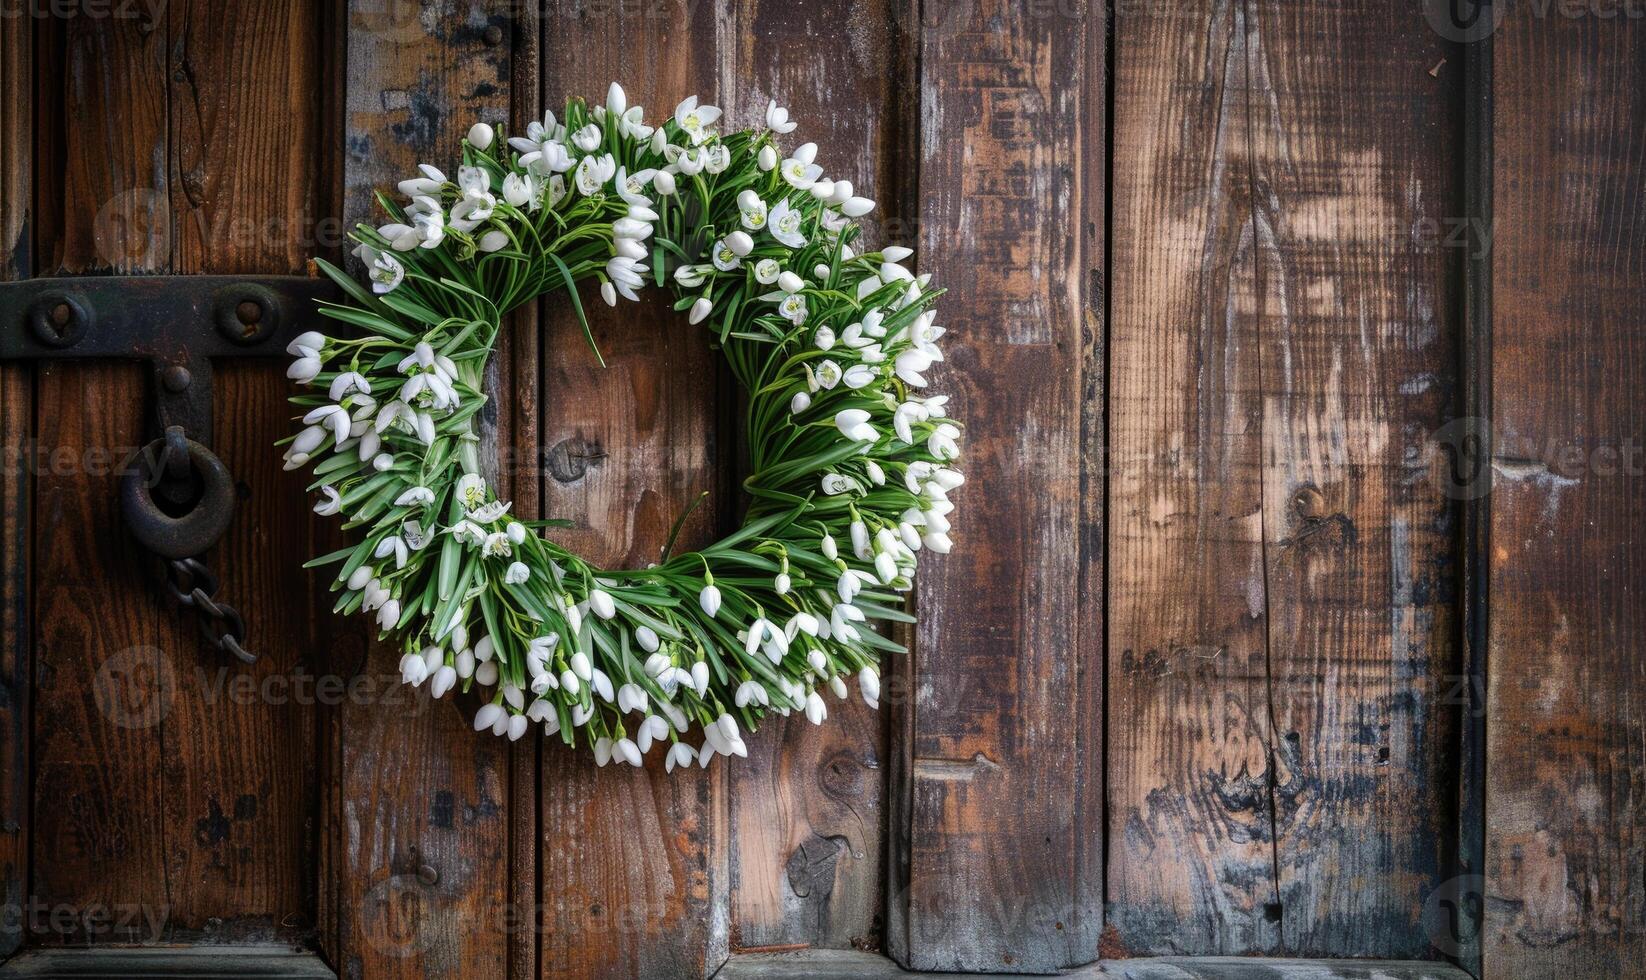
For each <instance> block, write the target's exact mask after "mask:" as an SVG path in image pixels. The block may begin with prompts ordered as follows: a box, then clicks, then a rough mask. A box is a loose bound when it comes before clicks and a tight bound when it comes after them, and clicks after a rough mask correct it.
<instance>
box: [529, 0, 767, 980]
mask: <svg viewBox="0 0 1646 980" xmlns="http://www.w3.org/2000/svg"><path fill="white" fill-rule="evenodd" d="M722 15H723V12H722V10H721V7H720V5H719V4H716V3H688V2H685V0H669V2H662V3H654V4H648V5H644V6H639V7H637V6H632V5H622V4H592V5H585V4H579V3H572V2H565V3H561V2H555V3H550V4H548V5H547V7H546V8H545V11H544V13H543V18H542V31H543V33H542V61H543V64H544V65H545V66H549V65H552V66H554V67H553V70H552V71H550V70H547V69H545V71H544V72H543V90H542V99H543V101H542V105H541V106H540V107H539V109H538V112H539V113H541V111H542V110H543V109H552V110H554V111H555V113H556V115H557V116H559V115H560V114H561V108H562V107H563V106H564V104H565V100H566V98H567V97H568V96H574V95H575V96H582V97H584V98H586V99H589V100H590V101H604V99H605V96H606V88H607V86H608V85H610V84H611V82H612V81H613V80H616V81H618V82H620V83H621V84H622V85H623V86H624V88H625V89H626V91H627V93H628V101H629V104H630V105H642V106H645V108H646V114H647V118H648V119H650V120H652V121H654V122H655V121H656V120H659V119H662V118H664V117H665V116H666V115H668V114H670V113H672V112H673V111H674V107H675V105H676V103H678V102H679V101H680V100H681V99H683V98H685V97H686V96H688V95H693V94H695V95H698V96H699V97H700V98H701V99H702V100H703V101H704V102H705V103H711V104H720V102H719V100H720V99H721V98H722V90H721V89H720V87H719V86H718V85H717V84H716V80H715V71H716V65H717V62H716V57H717V55H716V43H717V39H718V40H720V41H722V42H723V41H724V40H725V39H724V38H722V37H721V36H720V34H719V33H718V31H719V28H718V26H717V25H719V24H720V22H721V19H722ZM590 295H591V296H592V295H593V293H592V292H591V293H590ZM585 308H586V309H588V311H589V313H590V317H589V320H590V324H591V326H592V328H593V331H594V337H595V340H596V342H597V343H598V344H599V346H600V350H601V352H602V353H603V354H604V356H605V358H606V363H607V365H608V366H607V367H606V368H605V369H602V368H601V367H600V366H599V364H598V363H597V362H596V361H595V358H594V355H593V354H592V353H591V352H590V351H589V349H588V345H587V343H586V342H585V341H584V339H583V335H582V331H581V329H580V328H579V326H578V324H577V319H576V316H575V315H574V314H573V313H572V311H571V310H570V309H569V306H568V301H567V299H566V297H564V296H562V295H550V296H548V297H546V298H545V300H544V304H543V311H542V322H543V336H542V347H541V350H542V366H543V375H542V382H541V385H540V390H539V399H540V405H541V409H542V416H541V421H540V423H539V425H538V429H537V440H538V441H537V445H536V447H535V448H536V449H537V450H538V451H539V452H540V453H541V454H542V464H543V470H542V487H543V490H542V511H543V516H545V517H558V518H565V519H568V520H572V521H575V522H576V524H575V526H574V527H571V528H567V529H565V530H563V531H556V532H553V533H554V534H555V537H556V538H557V540H560V541H562V542H563V543H565V544H566V545H567V546H568V547H571V548H573V549H575V550H577V551H578V553H579V554H581V555H583V556H584V557H586V558H588V559H589V560H590V561H592V562H595V563H597V564H604V565H608V566H622V567H633V566H637V565H643V564H645V563H647V562H652V561H656V560H657V556H658V552H659V551H660V550H661V548H662V547H663V544H664V542H665V541H666V540H667V538H668V535H669V529H670V527H671V526H672V525H673V524H674V522H675V520H676V518H678V517H679V516H680V515H681V513H682V512H683V511H684V510H685V508H686V507H688V506H689V505H690V504H691V503H692V502H693V501H694V500H696V499H697V496H698V494H700V493H702V492H703V491H709V492H710V493H711V494H713V495H714V496H712V497H711V500H710V502H709V503H708V504H706V505H705V506H703V507H699V508H698V509H697V510H696V511H695V512H694V513H693V515H692V516H691V518H690V519H689V520H688V521H687V522H686V524H685V526H684V528H683V529H682V531H681V536H680V540H679V543H678V544H677V548H691V547H696V546H699V545H702V544H706V543H708V542H710V541H712V540H714V539H715V538H716V537H718V527H717V520H716V518H717V515H718V514H720V513H722V512H723V507H724V505H725V501H724V498H723V497H722V496H720V495H721V494H725V493H727V492H730V488H728V487H727V486H726V485H725V484H723V483H722V482H721V475H722V473H723V472H724V465H723V462H722V456H721V452H722V450H723V449H724V448H725V447H726V446H727V442H726V441H725V440H723V439H722V438H721V437H720V436H719V435H718V434H717V429H718V422H717V419H718V418H719V417H720V414H719V412H720V408H721V405H722V403H721V402H720V400H719V396H718V392H717V377H718V372H717V370H716V368H717V360H716V358H717V357H718V355H716V354H715V353H714V352H712V351H710V350H709V347H708V338H707V336H706V334H705V333H704V331H702V330H700V329H696V328H693V327H690V326H689V325H687V324H686V323H685V321H684V319H683V318H682V316H681V315H680V314H677V313H675V312H673V311H672V310H671V309H670V308H669V304H668V302H667V301H666V298H665V297H664V296H663V294H662V291H655V290H654V291H652V292H650V293H648V294H647V296H646V298H645V300H644V301H643V302H642V303H640V304H639V305H638V306H637V305H634V304H630V303H626V302H625V303H623V305H622V306H621V307H619V308H618V309H615V310H613V309H609V308H607V307H606V306H605V305H604V304H603V303H601V302H599V301H598V300H593V301H592V302H590V301H585ZM757 738H758V736H757ZM648 761H649V764H648V765H647V766H646V767H645V768H644V769H633V768H629V767H625V766H617V765H612V766H607V767H605V768H603V769H601V768H596V767H595V766H594V765H593V764H592V762H591V761H590V758H589V754H588V748H587V746H579V747H578V748H576V749H568V748H567V747H566V746H565V745H564V744H563V743H561V742H560V741H559V740H558V739H550V740H548V741H547V742H546V743H545V745H544V749H543V774H542V780H541V782H540V784H539V795H540V797H541V805H542V809H541V814H542V816H541V821H542V826H541V834H542V837H541V845H540V855H541V858H540V859H541V862H542V880H543V882H544V890H543V903H544V914H545V916H546V921H545V923H544V930H543V934H542V943H541V947H540V963H541V969H542V971H543V973H544V974H545V975H551V976H558V975H566V976H590V977H623V976H658V977H661V976H680V977H692V976H702V975H705V974H707V973H709V972H711V971H713V969H714V968H715V967H716V966H718V965H719V963H720V961H721V960H722V959H724V957H725V948H726V942H727V935H726V933H727V924H726V907H725V902H726V897H725V888H726V870H725V862H726V810H725V773H726V763H727V761H728V760H725V759H722V760H719V761H717V762H716V763H714V764H713V765H712V766H711V767H710V768H709V769H708V770H706V771H705V770H702V769H693V770H691V771H690V772H681V771H679V770H677V771H676V772H675V773H674V774H672V775H670V774H667V773H665V772H664V771H663V767H662V765H661V760H660V758H658V757H657V754H656V752H655V751H654V753H653V757H652V758H651V759H650V760H648ZM736 761H741V760H736ZM736 761H734V762H733V764H734V765H735V764H736Z"/></svg>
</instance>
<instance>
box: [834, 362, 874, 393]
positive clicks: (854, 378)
mask: <svg viewBox="0 0 1646 980" xmlns="http://www.w3.org/2000/svg"><path fill="white" fill-rule="evenodd" d="M879 377H880V372H879V371H876V370H875V369H874V368H872V367H869V366H868V365H867V364H853V365H852V366H851V367H850V368H847V369H846V374H845V375H844V377H843V378H842V379H841V380H843V381H845V382H846V387H848V388H851V389H853V390H857V389H860V388H867V387H868V386H869V385H872V384H874V383H875V381H876V379H878V378H879Z"/></svg>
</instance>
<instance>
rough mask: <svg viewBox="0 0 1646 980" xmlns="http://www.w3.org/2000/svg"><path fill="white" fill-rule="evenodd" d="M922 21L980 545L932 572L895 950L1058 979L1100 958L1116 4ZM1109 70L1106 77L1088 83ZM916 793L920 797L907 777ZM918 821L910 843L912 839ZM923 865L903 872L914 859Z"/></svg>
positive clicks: (939, 260) (934, 185)
mask: <svg viewBox="0 0 1646 980" xmlns="http://www.w3.org/2000/svg"><path fill="white" fill-rule="evenodd" d="M927 14H928V16H927V18H926V19H925V21H924V22H923V23H922V25H921V39H920V45H921V49H920V50H921V54H920V65H921V146H920V167H921V171H920V199H921V201H920V211H919V216H920V226H919V244H920V247H921V259H920V270H921V271H922V272H930V273H932V275H933V277H934V279H935V281H936V282H937V283H938V284H940V285H941V286H943V287H945V288H947V289H948V290H949V292H948V294H947V296H945V297H944V298H943V299H942V300H941V301H940V304H939V309H940V312H941V318H942V320H943V322H945V323H946V324H947V326H948V328H949V334H948V346H947V349H946V351H945V353H946V354H947V355H948V360H947V365H948V368H947V370H945V371H942V372H940V378H939V380H938V381H937V382H936V384H937V387H938V390H941V391H944V392H946V393H952V395H953V396H954V401H953V402H952V405H953V407H954V410H955V413H956V414H957V415H958V416H959V417H960V418H962V419H964V420H965V421H966V423H967V430H966V443H967V448H966V456H965V460H964V462H965V469H966V473H967V479H968V486H967V488H966V489H965V490H964V491H962V492H963V493H965V494H966V495H967V496H966V498H965V502H964V507H965V513H966V519H965V544H964V546H963V547H960V548H957V549H956V550H955V552H954V554H951V555H948V556H945V557H944V558H942V559H939V560H937V561H935V562H932V563H930V566H929V567H927V568H924V569H922V573H921V578H922V581H921V587H920V595H919V600H918V604H919V609H920V614H921V620H920V623H919V625H918V627H916V631H915V646H916V650H915V659H914V665H913V666H914V678H913V679H914V684H913V688H912V690H913V691H914V698H915V702H914V712H913V718H912V722H913V731H912V742H911V743H910V745H909V746H908V751H909V756H910V758H909V763H908V766H907V769H906V770H905V771H904V772H903V775H904V776H906V779H907V782H908V786H907V789H906V792H907V794H908V801H907V811H906V814H907V819H908V829H907V831H906V832H905V831H894V832H893V834H892V840H893V841H894V842H895V843H897V844H898V845H899V846H900V847H906V851H905V853H904V854H903V855H900V856H897V857H896V858H894V865H893V866H894V868H895V869H897V873H898V874H899V875H902V874H904V873H905V870H904V869H905V868H906V875H907V882H906V888H904V887H902V885H903V883H902V882H898V883H897V885H896V886H894V887H896V888H897V889H898V890H897V891H896V892H894V894H893V896H892V898H891V899H890V901H892V902H893V903H896V904H898V905H900V906H901V908H899V909H898V910H896V911H893V912H890V913H889V915H888V918H889V921H892V922H894V923H896V925H897V928H894V929H893V930H892V931H891V932H890V933H889V935H888V949H889V950H890V951H891V952H892V954H893V955H894V956H896V957H897V958H898V959H899V960H900V961H902V962H903V964H904V965H905V966H908V967H911V968H920V969H941V970H967V969H970V970H990V971H1003V970H1026V971H1031V972H1034V971H1047V970H1054V969H1057V968H1059V967H1062V966H1065V965H1069V964H1075V963H1083V962H1088V961H1090V960H1092V959H1093V958H1095V956H1096V955H1097V950H1096V943H1095V941H1089V940H1093V939H1095V933H1096V921H1098V920H1100V918H1101V907H1100V905H1099V904H1098V902H1097V897H1098V894H1099V891H1100V890H1099V889H1096V888H1093V887H1091V886H1090V882H1088V881H1085V880H1084V879H1085V878H1086V876H1088V875H1101V870H1100V868H1098V867H1095V866H1093V864H1092V863H1091V862H1090V861H1088V860H1082V859H1081V858H1079V857H1076V855H1090V854H1092V853H1094V850H1093V849H1092V848H1091V847H1090V844H1089V836H1095V835H1099V834H1100V833H1101V828H1100V827H1099V826H1098V820H1097V819H1096V817H1097V814H1096V813H1094V812H1091V811H1090V810H1088V809H1087V808H1086V807H1084V806H1081V805H1079V804H1080V802H1081V801H1082V800H1083V799H1085V797H1084V795H1083V793H1084V789H1085V787H1086V785H1087V782H1086V781H1087V780H1088V778H1089V777H1090V778H1100V776H1098V774H1097V768H1098V766H1099V764H1100V763H1099V760H1100V758H1101V745H1100V744H1097V742H1098V739H1096V738H1095V737H1094V734H1095V733H1094V732H1092V731H1091V729H1090V728H1088V727H1084V726H1082V725H1080V724H1079V723H1077V722H1076V721H1075V719H1078V718H1079V717H1080V715H1081V713H1082V712H1094V713H1097V714H1098V716H1100V713H1101V711H1102V698H1101V674H1100V673H1099V672H1098V671H1097V670H1095V669H1094V670H1085V669H1083V667H1082V663H1081V660H1082V655H1083V654H1088V655H1089V654H1090V652H1091V649H1092V647H1091V646H1090V644H1083V643H1082V642H1081V641H1080V640H1079V639H1077V638H1079V637H1081V635H1082V633H1083V631H1086V630H1101V623H1102V616H1101V611H1100V610H1095V609H1086V608H1083V607H1082V604H1081V602H1080V599H1081V591H1080V583H1081V581H1082V577H1083V575H1084V574H1085V570H1086V568H1087V566H1088V565H1089V564H1091V563H1095V562H1100V561H1101V556H1100V555H1099V554H1096V553H1092V552H1089V551H1088V550H1086V549H1085V548H1084V547H1083V546H1082V542H1083V541H1084V540H1086V538H1085V531H1086V528H1085V526H1084V522H1085V521H1087V520H1088V519H1089V518H1091V517H1092V515H1091V514H1090V512H1089V509H1088V507H1087V506H1086V504H1087V501H1086V500H1085V499H1083V497H1082V479H1083V476H1084V472H1083V468H1082V465H1081V462H1080V453H1081V449H1082V446H1081V440H1082V438H1083V436H1084V435H1085V432H1086V430H1085V421H1086V418H1087V409H1088V406H1086V405H1085V404H1084V401H1083V400H1084V397H1085V394H1086V392H1087V390H1088V385H1087V382H1088V375H1089V373H1090V372H1092V371H1095V370H1100V369H1101V367H1100V365H1098V364H1088V363H1085V362H1084V355H1085V353H1086V352H1087V351H1088V349H1089V347H1088V344H1087V342H1086V330H1087V324H1088V316H1089V315H1090V314H1089V311H1090V310H1091V309H1092V308H1093V307H1094V306H1095V305H1100V304H1101V297H1100V296H1098V295H1097V294H1096V291H1095V290H1094V289H1093V282H1094V276H1093V273H1094V272H1095V271H1096V270H1098V269H1100V268H1101V266H1102V262H1103V255H1102V252H1101V249H1100V248H1094V247H1092V246H1093V243H1094V238H1093V236H1092V235H1091V234H1090V233H1088V234H1086V235H1082V234H1080V233H1079V229H1080V228H1081V225H1082V224H1084V223H1085V222H1087V221H1088V220H1092V219H1095V221H1094V223H1095V224H1097V225H1098V226H1099V227H1100V226H1101V221H1102V218H1101V215H1102V212H1101V200H1102V197H1103V193H1102V181H1103V157H1102V154H1101V153H1098V154H1092V153H1090V152H1088V146H1089V145H1090V144H1091V143H1093V142H1099V143H1100V142H1101V136H1100V135H1099V134H1102V133H1103V132H1104V117H1103V111H1104V101H1105V100H1104V97H1103V92H1102V88H1101V80H1102V72H1101V68H1099V67H1094V66H1097V65H1100V64H1101V62H1102V60H1103V52H1104V50H1105V44H1104V35H1103V31H1104V17H1103V11H1102V10H1101V9H1099V8H1098V7H1097V6H1096V5H1093V4H1061V5H1041V4H1027V3H1003V2H1000V3H997V2H978V3H975V4H954V5H947V6H945V7H943V8H940V9H936V8H934V9H930V10H928V11H927ZM1094 73H1095V74H1094ZM894 792H897V793H901V792H904V790H901V789H894ZM904 833H906V835H907V836H906V838H904V837H903V836H902V835H903V834H904ZM905 862H906V864H905Z"/></svg>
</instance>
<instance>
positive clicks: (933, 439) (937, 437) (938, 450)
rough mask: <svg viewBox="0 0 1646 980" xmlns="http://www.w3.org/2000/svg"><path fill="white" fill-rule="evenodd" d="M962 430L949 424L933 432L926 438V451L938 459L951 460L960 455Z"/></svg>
mask: <svg viewBox="0 0 1646 980" xmlns="http://www.w3.org/2000/svg"><path fill="white" fill-rule="evenodd" d="M959 438H960V430H959V429H958V428H956V427H955V426H953V425H951V424H949V423H948V422H945V423H943V424H942V425H940V426H938V427H937V428H935V429H933V430H932V434H931V435H930V436H928V437H927V438H926V449H927V450H928V451H929V452H930V453H931V454H932V455H933V456H936V457H937V458H938V459H942V460H950V459H954V458H955V457H956V456H959V455H960V445H959V443H958V442H957V441H956V440H958V439H959Z"/></svg>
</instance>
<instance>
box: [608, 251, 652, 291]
mask: <svg viewBox="0 0 1646 980" xmlns="http://www.w3.org/2000/svg"><path fill="white" fill-rule="evenodd" d="M606 275H607V276H609V277H610V278H611V281H610V282H609V283H607V284H606V285H609V286H612V287H613V289H614V290H615V291H616V292H617V293H619V294H621V295H622V296H623V298H624V299H628V300H631V301H638V300H639V299H640V296H639V294H638V293H637V292H636V290H637V289H639V288H640V287H641V285H642V284H643V283H644V282H645V280H644V278H642V272H641V266H640V263H638V262H636V261H635V260H634V259H632V258H630V257H629V256H627V255H614V256H612V257H611V258H610V259H609V260H607V262H606Z"/></svg>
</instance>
